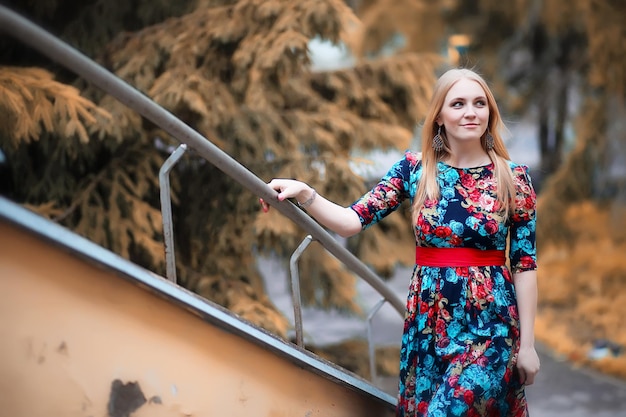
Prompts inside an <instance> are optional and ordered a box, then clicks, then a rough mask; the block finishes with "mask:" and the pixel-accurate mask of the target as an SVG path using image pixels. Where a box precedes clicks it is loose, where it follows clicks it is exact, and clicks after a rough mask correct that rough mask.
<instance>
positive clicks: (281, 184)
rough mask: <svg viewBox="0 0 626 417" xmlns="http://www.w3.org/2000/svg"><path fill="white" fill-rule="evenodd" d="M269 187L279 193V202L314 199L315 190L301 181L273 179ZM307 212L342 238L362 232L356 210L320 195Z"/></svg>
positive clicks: (307, 208)
mask: <svg viewBox="0 0 626 417" xmlns="http://www.w3.org/2000/svg"><path fill="white" fill-rule="evenodd" d="M268 185H269V186H270V187H271V188H273V189H274V190H276V191H278V200H279V201H283V200H285V199H287V198H295V199H296V200H297V201H299V202H300V203H304V202H305V201H308V200H309V199H310V198H311V197H313V188H311V187H309V186H308V185H307V184H305V183H303V182H300V181H296V180H287V179H273V180H272V181H270V182H269V183H268ZM316 194H317V193H316ZM261 203H262V204H265V203H264V202H261ZM264 207H267V206H266V205H265V206H264ZM306 210H307V212H308V213H309V214H310V215H311V216H313V218H314V219H315V220H317V221H318V222H319V223H320V224H322V225H323V226H325V227H327V228H329V229H330V230H332V231H333V232H335V233H337V234H338V235H340V236H342V237H350V236H352V235H355V234H357V233H358V232H360V231H361V221H360V220H359V216H358V215H357V214H356V213H355V212H354V210H352V209H351V208H349V207H342V206H340V205H339V204H335V203H333V202H332V201H330V200H327V199H326V198H324V197H322V196H321V195H319V194H318V195H315V197H314V198H313V202H312V203H311V204H310V205H308V206H307V207H306Z"/></svg>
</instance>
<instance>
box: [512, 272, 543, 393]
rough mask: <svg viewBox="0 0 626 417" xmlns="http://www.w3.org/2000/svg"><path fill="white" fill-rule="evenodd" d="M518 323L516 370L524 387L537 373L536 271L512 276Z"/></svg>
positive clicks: (529, 383)
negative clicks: (518, 346) (518, 345)
mask: <svg viewBox="0 0 626 417" xmlns="http://www.w3.org/2000/svg"><path fill="white" fill-rule="evenodd" d="M513 283H514V285H515V293H516V295H517V309H518V311H519V321H520V349H519V352H518V356H517V369H518V371H519V374H520V380H521V381H522V383H523V384H525V385H531V384H532V383H533V382H534V381H535V375H536V374H537V372H539V356H538V355H537V352H536V350H535V314H536V311H537V271H524V272H518V273H515V274H513Z"/></svg>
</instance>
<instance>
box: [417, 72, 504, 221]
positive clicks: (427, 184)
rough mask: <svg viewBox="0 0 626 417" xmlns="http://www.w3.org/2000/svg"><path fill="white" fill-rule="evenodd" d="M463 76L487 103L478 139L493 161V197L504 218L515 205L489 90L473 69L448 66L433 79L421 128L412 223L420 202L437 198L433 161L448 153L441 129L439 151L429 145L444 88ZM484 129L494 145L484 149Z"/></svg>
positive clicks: (501, 126)
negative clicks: (485, 123) (484, 127)
mask: <svg viewBox="0 0 626 417" xmlns="http://www.w3.org/2000/svg"><path fill="white" fill-rule="evenodd" d="M464 78H465V79H468V80H471V81H475V82H477V83H478V84H479V85H480V86H481V87H482V89H483V90H484V91H485V96H486V98H487V103H488V106H489V123H488V126H487V130H486V131H485V133H484V134H483V136H482V137H481V139H480V142H481V144H482V146H483V149H485V151H486V152H487V154H488V155H489V158H490V159H491V161H492V162H493V164H494V178H495V179H496V182H497V184H498V189H497V191H496V199H497V200H498V201H499V202H500V203H501V206H500V207H501V208H502V210H503V214H504V215H505V218H508V216H509V214H510V213H511V209H512V208H514V206H515V184H514V182H513V173H512V172H511V168H510V166H509V159H510V157H509V152H508V151H507V149H506V147H505V146H504V141H503V140H502V133H501V132H502V131H504V130H505V126H504V123H503V121H502V117H501V116H500V111H499V110H498V105H497V103H496V100H495V98H494V96H493V93H492V92H491V90H490V89H489V86H488V85H487V83H486V82H485V80H484V79H483V78H482V77H481V76H480V75H478V74H477V73H475V72H474V71H472V70H469V69H452V70H449V71H447V72H445V73H444V74H443V75H442V76H441V77H440V78H439V80H437V83H436V84H435V88H434V91H433V96H432V98H431V101H430V105H429V108H428V113H427V114H426V118H425V120H424V125H423V127H422V175H421V178H420V181H419V185H418V188H417V191H416V193H415V199H414V200H413V205H412V207H411V212H412V215H413V220H414V223H415V221H416V220H417V216H418V214H419V211H420V210H421V208H422V206H423V205H424V202H425V201H426V200H431V199H438V198H439V197H440V190H439V183H438V182H437V163H438V162H439V161H442V160H444V159H445V158H446V157H447V156H449V155H450V147H449V143H448V139H447V138H446V137H445V134H444V133H443V132H442V133H441V137H442V139H443V143H444V148H443V150H442V151H439V152H436V151H435V149H434V148H433V137H434V136H435V135H436V134H437V131H438V129H439V125H438V124H437V118H438V117H439V114H440V112H441V109H442V108H443V105H444V100H445V98H446V95H447V94H448V91H449V90H450V88H452V86H453V85H454V84H456V83H457V82H458V81H459V80H461V79H464ZM487 132H489V133H491V136H493V142H494V146H493V149H491V150H487V146H486V143H485V136H486V134H487Z"/></svg>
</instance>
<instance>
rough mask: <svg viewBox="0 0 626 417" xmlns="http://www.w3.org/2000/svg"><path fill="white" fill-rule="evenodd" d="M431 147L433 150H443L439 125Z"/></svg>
mask: <svg viewBox="0 0 626 417" xmlns="http://www.w3.org/2000/svg"><path fill="white" fill-rule="evenodd" d="M433 149H434V150H435V152H441V151H443V138H442V137H441V125H439V129H438V130H437V134H436V135H435V137H434V138H433Z"/></svg>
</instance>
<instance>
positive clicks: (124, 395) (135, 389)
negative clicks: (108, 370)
mask: <svg viewBox="0 0 626 417" xmlns="http://www.w3.org/2000/svg"><path fill="white" fill-rule="evenodd" d="M145 403H146V396H145V395H143V392H142V391H141V388H140V387H139V384H138V383H136V382H128V383H126V384H124V383H123V382H122V381H120V380H119V379H116V380H114V381H113V382H112V383H111V394H110V396H109V406H108V408H109V416H110V417H129V416H130V414H131V413H132V412H133V411H135V410H137V409H138V408H139V407H141V406H142V405H144V404H145Z"/></svg>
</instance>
